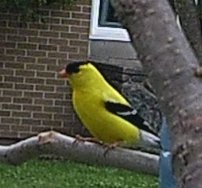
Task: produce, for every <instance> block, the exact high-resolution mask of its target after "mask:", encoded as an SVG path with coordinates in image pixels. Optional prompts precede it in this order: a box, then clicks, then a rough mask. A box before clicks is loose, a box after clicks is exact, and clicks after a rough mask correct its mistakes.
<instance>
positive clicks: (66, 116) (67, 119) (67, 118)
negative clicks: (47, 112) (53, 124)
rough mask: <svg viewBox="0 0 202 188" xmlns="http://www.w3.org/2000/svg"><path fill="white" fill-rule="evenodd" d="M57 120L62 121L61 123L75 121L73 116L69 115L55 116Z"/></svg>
mask: <svg viewBox="0 0 202 188" xmlns="http://www.w3.org/2000/svg"><path fill="white" fill-rule="evenodd" d="M54 119H55V120H60V121H71V122H72V121H73V117H72V115H67V114H55V115H54Z"/></svg>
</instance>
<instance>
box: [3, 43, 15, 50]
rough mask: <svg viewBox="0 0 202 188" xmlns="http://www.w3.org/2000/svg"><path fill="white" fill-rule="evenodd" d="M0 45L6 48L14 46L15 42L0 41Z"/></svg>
mask: <svg viewBox="0 0 202 188" xmlns="http://www.w3.org/2000/svg"><path fill="white" fill-rule="evenodd" d="M0 46H2V47H4V48H5V49H6V48H15V42H3V41H1V42H0Z"/></svg>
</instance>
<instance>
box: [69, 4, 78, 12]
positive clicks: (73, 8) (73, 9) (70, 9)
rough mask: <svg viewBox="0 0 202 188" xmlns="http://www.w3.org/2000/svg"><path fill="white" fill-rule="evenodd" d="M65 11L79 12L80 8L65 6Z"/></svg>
mask: <svg viewBox="0 0 202 188" xmlns="http://www.w3.org/2000/svg"><path fill="white" fill-rule="evenodd" d="M65 10H69V11H72V12H81V6H78V5H72V6H67V7H65Z"/></svg>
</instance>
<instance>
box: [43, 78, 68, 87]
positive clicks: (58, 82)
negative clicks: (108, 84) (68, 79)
mask: <svg viewBox="0 0 202 188" xmlns="http://www.w3.org/2000/svg"><path fill="white" fill-rule="evenodd" d="M46 84H47V85H57V86H58V85H64V80H61V79H57V80H56V79H46Z"/></svg>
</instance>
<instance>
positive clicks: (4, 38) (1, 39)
mask: <svg viewBox="0 0 202 188" xmlns="http://www.w3.org/2000/svg"><path fill="white" fill-rule="evenodd" d="M5 40H6V35H4V34H1V33H0V41H5Z"/></svg>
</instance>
